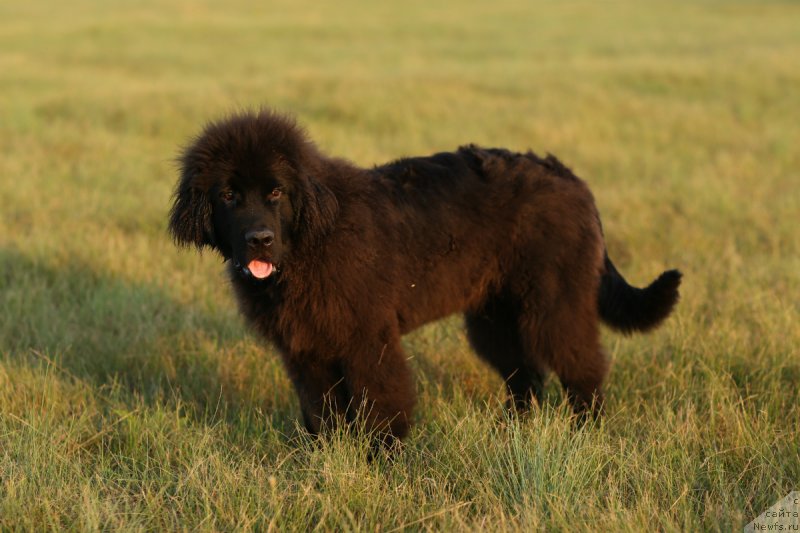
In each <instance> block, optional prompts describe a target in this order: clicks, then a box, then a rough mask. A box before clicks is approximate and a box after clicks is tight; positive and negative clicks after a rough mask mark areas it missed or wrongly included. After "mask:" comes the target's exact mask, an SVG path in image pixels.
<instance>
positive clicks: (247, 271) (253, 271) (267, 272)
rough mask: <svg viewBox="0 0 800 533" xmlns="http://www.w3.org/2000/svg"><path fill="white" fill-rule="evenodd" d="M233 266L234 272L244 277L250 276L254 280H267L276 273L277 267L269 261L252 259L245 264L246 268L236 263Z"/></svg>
mask: <svg viewBox="0 0 800 533" xmlns="http://www.w3.org/2000/svg"><path fill="white" fill-rule="evenodd" d="M234 266H235V267H236V270H238V271H239V272H241V273H242V274H244V275H245V276H247V277H250V276H252V277H254V278H256V279H267V278H268V277H270V276H271V275H273V274H274V273H276V272H278V267H277V265H275V263H272V262H270V261H262V260H261V259H253V260H252V261H250V262H249V263H247V266H244V265H242V264H241V263H240V262H238V261H236V262H235V263H234Z"/></svg>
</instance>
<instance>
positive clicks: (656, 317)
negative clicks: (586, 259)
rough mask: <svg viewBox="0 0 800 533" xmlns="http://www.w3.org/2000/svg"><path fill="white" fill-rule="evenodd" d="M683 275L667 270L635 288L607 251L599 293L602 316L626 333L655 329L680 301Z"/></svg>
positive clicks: (604, 319)
mask: <svg viewBox="0 0 800 533" xmlns="http://www.w3.org/2000/svg"><path fill="white" fill-rule="evenodd" d="M681 276H682V274H681V273H680V272H679V271H678V270H667V271H666V272H664V273H662V274H661V275H660V276H658V278H657V279H656V280H655V281H654V282H652V283H651V284H650V285H648V286H647V287H646V288H644V289H639V288H637V287H632V286H631V285H629V284H628V282H627V281H625V278H624V277H622V274H620V273H619V271H618V270H617V269H616V267H614V263H612V262H611V259H609V258H608V254H607V253H606V255H605V272H604V273H603V275H602V277H601V278H600V294H599V295H598V306H599V309H600V318H602V319H603V321H604V322H605V323H606V324H608V325H609V326H611V327H612V328H614V329H616V330H618V331H621V332H622V333H625V334H630V333H633V332H634V331H648V330H650V329H653V328H655V327H656V326H658V325H659V324H660V323H661V321H662V320H664V319H665V318H667V317H668V316H669V314H670V313H671V312H672V308H673V307H675V304H676V303H677V302H678V286H679V285H680V284H681Z"/></svg>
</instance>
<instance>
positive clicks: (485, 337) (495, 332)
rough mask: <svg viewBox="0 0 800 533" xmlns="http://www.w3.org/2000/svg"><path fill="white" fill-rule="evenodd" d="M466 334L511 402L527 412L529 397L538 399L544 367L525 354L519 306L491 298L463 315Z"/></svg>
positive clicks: (530, 399)
mask: <svg viewBox="0 0 800 533" xmlns="http://www.w3.org/2000/svg"><path fill="white" fill-rule="evenodd" d="M465 322H466V326H467V336H468V338H469V341H470V344H471V345H472V347H473V349H474V350H475V352H476V353H477V354H478V355H479V356H480V357H481V358H482V359H484V360H485V361H486V362H488V363H489V364H490V365H492V366H493V367H494V368H495V370H497V371H498V372H499V373H500V376H501V377H502V378H503V379H504V380H505V383H506V387H507V388H508V392H509V395H510V399H511V405H512V406H513V407H515V408H516V409H517V410H519V411H526V410H527V409H528V408H529V407H530V405H531V401H532V400H536V401H537V402H538V401H540V400H541V395H542V387H543V382H544V377H545V375H546V367H545V366H544V365H542V364H540V361H538V360H536V359H535V358H532V357H526V356H525V347H524V346H523V339H522V337H521V335H520V329H519V327H520V323H519V310H518V306H516V305H514V304H513V303H511V302H510V301H506V300H502V299H499V298H492V299H490V300H489V301H488V302H486V303H485V304H484V305H483V306H482V307H481V308H480V309H478V310H476V311H471V312H469V313H467V314H466V315H465Z"/></svg>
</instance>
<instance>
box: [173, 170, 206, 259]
mask: <svg viewBox="0 0 800 533" xmlns="http://www.w3.org/2000/svg"><path fill="white" fill-rule="evenodd" d="M193 182H194V179H193V178H192V176H190V175H189V173H188V172H187V171H186V170H184V172H183V176H182V177H181V180H180V182H179V183H178V186H177V188H176V189H175V195H174V201H173V203H172V209H171V210H170V214H169V231H170V233H172V237H173V238H174V239H175V242H176V243H178V244H180V245H182V246H196V247H197V248H202V247H204V246H213V245H214V230H213V225H212V223H211V202H210V200H209V198H208V194H206V193H205V192H204V191H202V190H200V189H199V188H198V187H196V186H195V185H194V183H193Z"/></svg>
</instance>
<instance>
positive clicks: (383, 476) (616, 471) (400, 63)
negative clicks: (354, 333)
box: [0, 0, 800, 531]
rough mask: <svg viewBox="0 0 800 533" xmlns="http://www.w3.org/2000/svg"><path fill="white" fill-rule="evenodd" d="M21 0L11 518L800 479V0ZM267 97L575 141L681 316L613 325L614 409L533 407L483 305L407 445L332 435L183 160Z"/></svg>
mask: <svg viewBox="0 0 800 533" xmlns="http://www.w3.org/2000/svg"><path fill="white" fill-rule="evenodd" d="M248 4H249V3H248V2H240V1H238V0H237V1H234V2H225V3H224V4H223V3H221V2H211V1H206V2H186V1H180V2H179V1H174V2H156V1H154V0H141V1H136V2H134V1H132V0H125V1H120V2H101V1H99V0H96V1H89V0H76V1H73V2H55V1H51V2H44V1H42V2H3V3H2V4H0V313H1V314H0V529H3V530H18V529H29V530H43V529H53V530H62V529H72V530H110V529H113V530H153V531H158V530H179V529H185V530H192V531H194V530H201V531H202V530H233V529H245V530H247V529H254V530H267V529H276V530H307V529H319V530H329V529H336V530H386V531H390V530H396V529H409V530H426V529H433V530H473V529H479V528H481V529H488V530H532V529H533V528H537V529H542V528H544V529H548V530H558V529H567V528H570V529H576V530H609V531H620V530H622V531H624V530H632V531H636V530H644V529H649V530H666V531H682V530H737V529H739V528H740V527H742V525H744V524H745V523H747V522H749V521H750V520H751V519H752V518H754V517H755V516H756V515H758V514H760V513H761V512H762V511H763V510H764V509H766V508H767V507H768V506H770V505H772V504H773V503H774V502H775V501H777V500H778V499H779V498H782V497H783V496H784V495H786V494H787V493H788V492H789V491H790V490H800V448H799V446H800V444H799V442H800V349H799V348H798V347H800V303H799V299H798V297H800V231H798V229H797V228H798V221H799V220H800V150H798V147H799V146H800V24H799V23H798V21H799V20H800V4H798V3H794V2H773V1H766V0H765V1H756V0H753V1H750V2H740V1H697V2H695V1H692V2H689V1H686V2H670V3H654V2H632V1H631V2H588V1H585V2H559V3H556V2H541V3H536V4H534V3H530V2H512V1H509V0H496V1H494V2H472V1H467V2H456V1H451V2H445V3H441V2H440V3H433V4H431V3H429V2H421V1H417V0H412V1H410V2H403V3H402V4H400V3H397V5H394V4H391V3H385V4H378V3H374V4H365V3H361V2H355V1H352V0H344V1H341V2H337V3H336V4H335V7H334V5H333V3H331V5H330V6H328V7H326V6H323V5H321V3H319V2H289V1H288V0H287V1H283V2H270V3H261V4H259V5H258V6H255V7H254V6H252V5H248ZM262 104H266V105H271V106H275V107H277V108H280V109H283V110H287V111H291V112H293V113H296V114H297V115H298V117H299V119H300V120H301V122H303V123H304V124H306V125H307V127H308V129H309V131H310V133H311V135H312V136H313V138H315V139H316V140H317V141H318V143H319V145H320V146H321V147H322V148H323V149H324V150H326V151H329V152H330V153H333V154H337V155H343V156H346V157H348V158H350V159H351V160H353V161H355V162H357V163H359V164H365V165H368V164H372V163H376V162H382V161H385V160H387V159H390V158H395V157H399V156H402V155H409V154H426V153H432V152H434V151H437V150H449V149H453V148H455V147H456V146H458V145H459V144H462V143H466V142H478V143H483V144H487V145H496V146H507V147H510V148H513V149H520V150H522V149H526V148H528V147H530V148H533V149H534V150H536V151H538V152H540V153H545V152H548V151H549V152H552V153H554V154H556V155H558V156H559V157H560V158H561V159H563V160H564V161H565V162H567V163H568V164H569V165H570V166H572V167H573V169H574V170H575V171H576V173H577V174H578V175H580V176H581V177H583V178H584V179H586V180H587V181H588V182H589V184H590V185H591V187H592V188H593V190H594V192H595V196H596V199H597V202H598V205H599V207H600V211H601V214H602V216H603V222H604V226H605V230H606V234H607V236H608V246H609V250H610V254H611V256H612V257H613V258H614V259H615V261H616V263H617V265H618V266H619V267H620V269H621V270H622V271H623V272H624V273H625V274H626V275H627V277H628V278H629V280H631V281H632V282H635V283H638V284H642V283H645V282H648V281H650V280H651V279H652V278H653V277H654V276H655V275H656V274H657V273H659V272H660V271H661V270H664V269H665V268H669V267H678V268H681V269H682V270H683V271H684V273H685V282H684V286H683V291H682V301H681V303H680V305H679V309H678V311H677V313H676V314H675V315H674V316H673V317H671V318H670V320H669V321H668V323H667V324H666V325H665V326H664V327H663V328H662V329H660V330H659V331H658V332H656V333H654V334H652V335H649V336H638V337H632V338H623V337H620V336H616V335H613V334H610V333H607V334H605V335H604V336H605V342H606V346H607V348H608V352H609V353H610V354H611V356H612V358H613V361H614V363H613V368H612V371H611V374H610V376H609V381H608V390H607V396H608V405H607V413H608V414H607V417H606V418H605V419H604V421H603V422H602V424H600V425H597V426H590V427H585V428H582V429H576V428H574V427H573V426H572V424H571V423H570V422H569V420H568V417H567V413H566V409H565V408H564V406H563V404H562V403H561V402H562V394H561V391H560V388H559V386H558V385H557V384H556V383H550V385H549V388H548V401H547V402H546V403H545V406H544V407H543V408H542V409H541V410H539V411H536V412H534V413H533V414H532V415H531V416H529V417H527V418H524V419H516V418H513V417H510V416H508V415H507V414H506V413H505V412H504V410H503V409H502V402H503V394H502V393H503V387H502V383H501V382H500V380H499V379H498V378H496V377H495V376H494V375H492V374H491V373H490V372H489V371H488V369H487V368H486V367H485V366H484V365H483V364H482V363H480V362H479V361H477V359H476V358H475V357H474V356H473V355H472V354H471V353H470V351H469V349H468V347H467V344H466V341H465V338H464V334H463V332H462V329H461V323H460V320H459V319H458V318H453V319H449V320H447V321H444V322H442V323H439V324H434V325H431V326H428V327H426V328H423V329H422V330H420V331H418V332H416V333H415V334H413V335H410V336H408V337H407V338H406V340H405V346H406V349H407V351H408V353H409V355H411V356H413V364H414V366H415V369H416V375H417V387H418V390H419V393H420V401H419V407H418V410H417V412H416V419H415V423H416V425H415V428H414V430H413V432H412V434H411V436H410V438H409V439H408V441H407V443H406V446H405V447H404V449H403V450H402V451H400V452H399V453H397V454H395V455H394V456H393V457H383V456H379V457H378V458H377V459H376V460H374V461H371V462H370V461H367V460H366V455H367V449H368V444H367V441H366V440H365V439H364V438H361V437H358V436H355V437H354V436H348V435H333V436H331V437H330V438H327V439H324V440H321V441H319V442H318V443H316V444H315V443H312V442H310V441H309V439H308V438H307V437H306V436H304V434H303V433H302V431H300V430H299V428H298V425H297V420H298V419H299V416H300V413H299V407H298V405H297V401H296V399H295V397H294V394H293V392H292V390H291V387H290V385H289V383H288V380H287V378H286V377H285V375H284V372H283V370H282V369H281V367H280V364H279V361H278V359H277V357H276V355H275V354H274V352H273V351H272V350H271V349H270V348H269V347H266V346H264V345H263V343H262V342H261V341H259V340H258V339H257V338H255V337H254V336H253V335H251V334H250V333H249V332H248V330H247V329H246V328H245V327H244V325H243V323H242V321H241V319H240V317H239V316H238V314H237V313H236V311H235V310H234V309H235V307H234V305H233V300H232V297H231V294H230V291H229V287H228V286H227V283H226V281H225V278H224V276H223V275H222V268H221V265H220V261H219V259H218V258H217V257H215V256H214V255H213V254H210V253H206V254H204V255H203V256H198V255H197V254H196V253H194V252H191V251H179V250H177V249H175V247H174V246H173V245H172V243H171V242H170V240H169V238H168V236H167V234H166V213H167V210H168V207H169V203H170V194H171V189H172V186H173V183H174V180H175V177H176V173H175V164H174V157H175V155H176V154H177V152H178V150H179V147H180V146H181V145H182V143H184V142H186V140H187V139H188V138H189V137H190V136H191V135H193V134H194V133H196V132H197V130H198V129H199V128H200V127H201V126H202V124H203V123H204V122H205V121H206V120H209V119H211V118H215V117H218V116H220V115H221V114H223V113H225V112H228V111H231V110H235V109H241V108H246V107H254V106H259V105H262Z"/></svg>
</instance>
